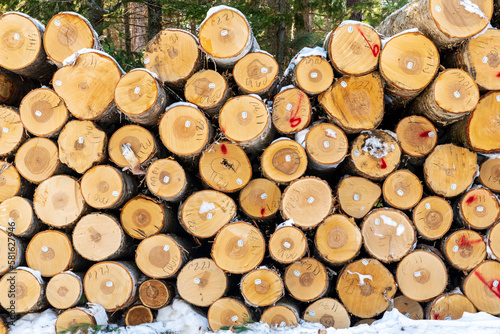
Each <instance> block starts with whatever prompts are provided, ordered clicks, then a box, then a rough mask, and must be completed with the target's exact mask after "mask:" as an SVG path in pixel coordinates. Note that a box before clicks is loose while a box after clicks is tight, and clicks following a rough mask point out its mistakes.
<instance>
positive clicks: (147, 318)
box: [123, 305, 154, 326]
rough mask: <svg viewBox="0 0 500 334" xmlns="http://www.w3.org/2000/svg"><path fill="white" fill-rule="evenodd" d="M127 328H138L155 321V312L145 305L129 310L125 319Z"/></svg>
mask: <svg viewBox="0 0 500 334" xmlns="http://www.w3.org/2000/svg"><path fill="white" fill-rule="evenodd" d="M123 320H124V322H125V326H138V325H142V324H149V323H152V322H153V321H154V317H153V312H151V309H149V307H147V306H144V305H135V306H132V307H131V308H129V309H128V310H127V312H126V313H125V317H124V319H123Z"/></svg>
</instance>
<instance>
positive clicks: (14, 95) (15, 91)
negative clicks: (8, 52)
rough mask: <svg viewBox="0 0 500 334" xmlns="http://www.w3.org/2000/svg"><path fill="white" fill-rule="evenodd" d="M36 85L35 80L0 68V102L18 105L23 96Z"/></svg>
mask: <svg viewBox="0 0 500 334" xmlns="http://www.w3.org/2000/svg"><path fill="white" fill-rule="evenodd" d="M38 87H40V85H39V84H38V83H37V82H36V81H35V80H31V79H28V78H25V77H22V76H20V75H17V74H15V73H12V72H10V71H7V70H5V69H3V68H2V69H0V104H3V105H7V106H18V105H19V103H20V102H21V100H22V99H23V98H24V96H26V95H27V94H28V93H29V92H30V91H31V90H33V89H36V88H38Z"/></svg>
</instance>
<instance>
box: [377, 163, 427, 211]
mask: <svg viewBox="0 0 500 334" xmlns="http://www.w3.org/2000/svg"><path fill="white" fill-rule="evenodd" d="M423 192H424V189H423V187H422V184H421V183H420V179H419V178H418V177H417V176H416V175H415V174H413V173H412V172H410V171H409V170H407V169H400V170H398V171H395V172H393V173H392V174H390V175H389V176H387V178H386V179H385V180H384V184H383V186H382V194H383V195H384V201H385V202H386V203H387V204H389V206H392V207H394V208H396V209H400V210H408V209H411V208H413V207H414V206H415V205H417V203H418V202H419V201H420V200H421V199H422V194H423Z"/></svg>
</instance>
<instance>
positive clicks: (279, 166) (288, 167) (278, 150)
mask: <svg viewBox="0 0 500 334" xmlns="http://www.w3.org/2000/svg"><path fill="white" fill-rule="evenodd" d="M261 167H262V173H263V174H264V176H266V177H267V178H268V179H270V180H272V181H275V182H277V183H281V184H283V183H284V184H286V183H289V182H291V181H293V180H295V179H298V178H299V177H301V176H302V175H303V174H304V173H305V171H306V169H307V154H306V152H305V150H304V148H302V146H300V144H299V143H297V142H295V141H292V140H278V141H276V142H274V143H272V144H271V145H269V146H268V147H267V148H266V149H265V151H264V153H262V157H261Z"/></svg>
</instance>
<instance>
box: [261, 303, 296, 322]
mask: <svg viewBox="0 0 500 334" xmlns="http://www.w3.org/2000/svg"><path fill="white" fill-rule="evenodd" d="M260 321H261V322H264V323H266V324H268V325H269V327H273V328H276V327H294V326H297V325H298V323H299V321H300V318H299V312H298V308H297V307H296V306H295V305H293V304H291V303H282V302H280V303H279V304H278V305H274V306H271V307H268V308H267V309H266V310H265V311H264V312H262V315H261V317H260Z"/></svg>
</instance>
